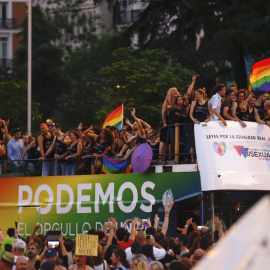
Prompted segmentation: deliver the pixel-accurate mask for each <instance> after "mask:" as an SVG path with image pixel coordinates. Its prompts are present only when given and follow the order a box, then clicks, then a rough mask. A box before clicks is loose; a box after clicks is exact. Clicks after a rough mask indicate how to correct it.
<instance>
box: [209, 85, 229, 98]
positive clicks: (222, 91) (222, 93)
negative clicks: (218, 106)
mask: <svg viewBox="0 0 270 270" xmlns="http://www.w3.org/2000/svg"><path fill="white" fill-rule="evenodd" d="M212 92H213V95H214V94H216V93H218V94H219V95H220V96H221V97H224V96H225V93H226V87H225V85H224V84H217V85H215V86H214V88H213V89H212Z"/></svg>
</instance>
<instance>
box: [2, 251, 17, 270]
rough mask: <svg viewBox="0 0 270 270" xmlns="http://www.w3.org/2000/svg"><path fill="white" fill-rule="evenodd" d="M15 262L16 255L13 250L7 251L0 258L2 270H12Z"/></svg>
mask: <svg viewBox="0 0 270 270" xmlns="http://www.w3.org/2000/svg"><path fill="white" fill-rule="evenodd" d="M14 262H15V257H14V255H13V254H12V253H11V252H8V251H5V252H4V253H3V254H2V256H1V259H0V269H1V270H11V269H12V267H13V265H14Z"/></svg>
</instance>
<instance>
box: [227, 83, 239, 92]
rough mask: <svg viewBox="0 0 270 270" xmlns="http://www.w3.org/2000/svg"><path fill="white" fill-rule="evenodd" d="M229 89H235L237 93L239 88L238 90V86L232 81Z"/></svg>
mask: <svg viewBox="0 0 270 270" xmlns="http://www.w3.org/2000/svg"><path fill="white" fill-rule="evenodd" d="M229 90H232V91H234V93H235V94H236V92H237V90H238V86H237V84H236V83H231V84H230V86H229Z"/></svg>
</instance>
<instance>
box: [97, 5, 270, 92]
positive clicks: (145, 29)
mask: <svg viewBox="0 0 270 270" xmlns="http://www.w3.org/2000/svg"><path fill="white" fill-rule="evenodd" d="M99 2H100V1H99ZM109 2H111V1H109ZM123 2H127V1H122V0H115V1H113V4H112V5H111V6H112V10H114V11H115V13H117V12H118V13H119V12H120V7H121V3H123ZM134 2H136V1H135V0H131V1H129V2H128V3H129V4H132V3H134ZM148 3H149V4H148V6H147V8H146V9H145V10H144V11H143V12H142V13H141V15H140V17H139V20H138V21H137V22H135V23H133V24H132V25H131V26H130V27H129V28H128V30H127V31H126V32H125V33H124V35H125V36H129V38H131V37H132V36H133V35H134V33H137V34H138V37H139V43H138V45H139V47H140V48H141V49H144V48H164V49H166V50H167V51H169V52H170V54H171V55H172V56H173V57H175V58H177V59H178V60H179V61H180V62H181V63H182V64H183V65H184V66H186V67H188V68H192V69H195V70H196V71H197V72H199V73H203V74H205V77H206V78H205V83H206V84H207V85H206V86H207V87H210V86H213V84H214V83H215V82H219V81H223V82H224V81H225V80H235V81H236V82H237V83H238V84H239V86H240V87H246V86H247V72H246V66H245V62H246V60H247V59H249V58H251V59H254V60H258V59H262V58H265V57H269V54H270V51H269V47H270V46H269V45H270V37H269V34H268V31H267V29H268V25H269V20H270V16H269V15H270V14H269V8H270V3H269V2H265V1H263V0H258V1H253V0H213V1H201V0H193V1H185V0H163V1H156V0H150V1H148ZM114 17H115V18H120V16H114ZM115 23H119V20H118V21H116V22H115Z"/></svg>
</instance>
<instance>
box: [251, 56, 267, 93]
mask: <svg viewBox="0 0 270 270" xmlns="http://www.w3.org/2000/svg"><path fill="white" fill-rule="evenodd" d="M250 83H251V85H252V90H253V91H265V92H270V58H267V59H265V60H262V61H259V62H257V63H255V64H254V65H253V66H252V72H251V74H250Z"/></svg>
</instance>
